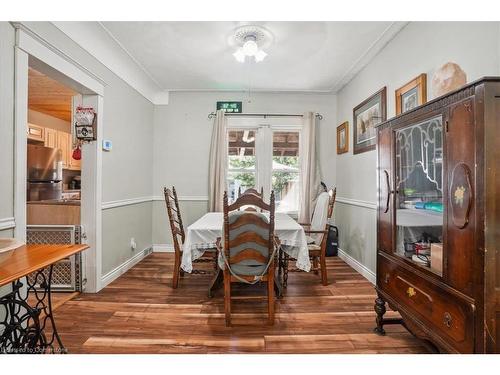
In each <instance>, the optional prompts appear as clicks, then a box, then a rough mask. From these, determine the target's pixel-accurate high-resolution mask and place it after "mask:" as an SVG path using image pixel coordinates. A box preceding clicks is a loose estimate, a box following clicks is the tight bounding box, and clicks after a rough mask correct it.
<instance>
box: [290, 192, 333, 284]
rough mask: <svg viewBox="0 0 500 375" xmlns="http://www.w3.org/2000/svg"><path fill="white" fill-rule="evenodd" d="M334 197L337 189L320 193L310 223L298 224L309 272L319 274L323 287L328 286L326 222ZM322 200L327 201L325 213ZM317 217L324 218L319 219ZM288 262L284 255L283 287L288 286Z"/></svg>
mask: <svg viewBox="0 0 500 375" xmlns="http://www.w3.org/2000/svg"><path fill="white" fill-rule="evenodd" d="M326 195H327V196H326ZM336 196H337V188H334V189H330V190H329V191H328V193H327V192H323V193H321V194H320V196H319V197H318V199H317V200H316V205H315V207H314V212H313V215H312V218H311V222H310V223H299V224H300V225H302V226H303V227H304V232H305V233H306V239H307V248H308V250H309V258H310V259H311V261H312V267H311V271H313V272H314V273H315V274H318V272H321V283H322V284H323V285H328V275H327V270H326V241H327V237H328V222H329V220H330V219H331V217H332V215H333V208H334V205H335V198H336ZM320 198H321V199H320ZM323 198H324V199H328V206H327V209H326V212H325V210H324V206H322V204H323V203H324V200H323ZM319 215H324V216H322V217H319ZM289 261H290V257H289V256H288V255H287V254H285V256H284V270H283V285H284V286H285V287H286V286H287V284H288V272H289V269H288V263H289Z"/></svg>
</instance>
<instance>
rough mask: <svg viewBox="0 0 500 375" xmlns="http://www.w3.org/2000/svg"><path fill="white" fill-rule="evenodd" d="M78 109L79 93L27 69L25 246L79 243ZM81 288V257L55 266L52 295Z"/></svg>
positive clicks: (79, 150) (84, 279)
mask: <svg viewBox="0 0 500 375" xmlns="http://www.w3.org/2000/svg"><path fill="white" fill-rule="evenodd" d="M79 103H81V94H80V93H78V92H76V91H75V90H72V89H71V88H69V87H67V86H65V85H64V84H62V83H61V82H59V81H58V80H56V79H52V78H51V77H49V76H47V75H45V74H43V73H42V72H39V71H38V70H36V69H34V68H33V67H31V66H30V67H29V68H28V125H27V182H26V183H27V193H26V195H27V198H26V199H27V202H26V203H27V205H26V243H29V244H61V243H64V244H78V243H82V240H83V238H82V235H83V234H84V233H85V231H84V228H83V226H82V225H81V204H82V200H81V165H82V152H81V146H82V142H81V141H80V140H78V138H77V136H76V132H75V127H74V126H73V124H74V123H75V120H74V113H75V108H76V107H77V106H78V105H79ZM85 284H86V276H85V266H84V264H83V262H82V256H81V254H75V255H72V256H71V257H69V258H67V259H63V260H61V261H59V262H57V263H56V264H55V265H54V269H53V274H52V285H51V289H52V291H55V292H61V293H62V292H81V291H84V289H85ZM61 296H62V295H61Z"/></svg>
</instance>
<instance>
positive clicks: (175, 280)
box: [163, 186, 217, 289]
mask: <svg viewBox="0 0 500 375" xmlns="http://www.w3.org/2000/svg"><path fill="white" fill-rule="evenodd" d="M163 194H164V196H165V203H166V205H167V213H168V218H169V222H170V230H171V232H172V240H173V242H174V252H175V255H174V271H173V276H172V288H174V289H175V288H177V286H178V284H179V277H180V276H183V275H184V271H182V269H181V259H182V245H183V244H184V240H185V238H186V235H185V232H184V226H183V225H182V217H181V210H180V207H179V199H178V198H177V192H176V191H175V187H173V186H172V190H170V189H167V188H166V187H164V188H163ZM194 262H196V263H207V262H210V263H212V262H213V263H214V268H215V269H217V252H216V249H215V248H212V249H207V250H206V251H205V253H204V254H203V256H202V257H201V258H199V259H196V260H195V261H194ZM192 273H193V274H207V273H208V272H207V271H205V270H193V271H192Z"/></svg>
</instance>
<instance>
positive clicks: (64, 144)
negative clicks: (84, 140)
mask: <svg viewBox="0 0 500 375" xmlns="http://www.w3.org/2000/svg"><path fill="white" fill-rule="evenodd" d="M35 126H36V125H35ZM38 128H40V129H41V133H42V134H43V135H44V146H45V147H53V148H58V149H60V150H61V152H62V161H63V168H64V169H70V170H74V171H79V170H80V169H81V161H80V160H75V159H73V156H72V155H73V139H72V137H71V134H70V133H66V132H62V131H58V130H55V129H51V128H42V127H38ZM30 139H31V138H30Z"/></svg>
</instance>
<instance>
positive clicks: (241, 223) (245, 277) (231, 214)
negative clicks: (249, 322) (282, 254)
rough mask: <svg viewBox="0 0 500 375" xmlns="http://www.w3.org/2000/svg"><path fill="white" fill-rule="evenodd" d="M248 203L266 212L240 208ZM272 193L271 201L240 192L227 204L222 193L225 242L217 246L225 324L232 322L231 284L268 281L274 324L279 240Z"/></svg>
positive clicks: (270, 308)
mask: <svg viewBox="0 0 500 375" xmlns="http://www.w3.org/2000/svg"><path fill="white" fill-rule="evenodd" d="M246 205H251V206H254V207H258V208H260V209H261V210H264V211H268V212H269V216H267V215H265V214H263V213H262V212H256V211H253V212H249V211H240V210H239V208H240V207H241V206H246ZM274 206H275V205H274V192H271V199H270V203H269V204H266V203H265V202H264V201H263V200H262V198H260V197H258V196H256V195H254V194H243V195H241V196H240V197H238V199H237V200H236V201H235V202H234V203H233V204H231V205H228V198H227V192H225V193H224V237H223V239H224V241H223V245H221V243H220V239H219V241H218V248H219V252H220V253H221V256H222V258H223V260H224V271H223V273H224V312H225V317H226V326H230V325H231V284H232V283H246V284H256V283H257V282H265V283H267V303H268V323H269V324H270V325H273V324H274V274H275V256H276V254H277V246H279V245H278V242H277V240H275V237H274Z"/></svg>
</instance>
